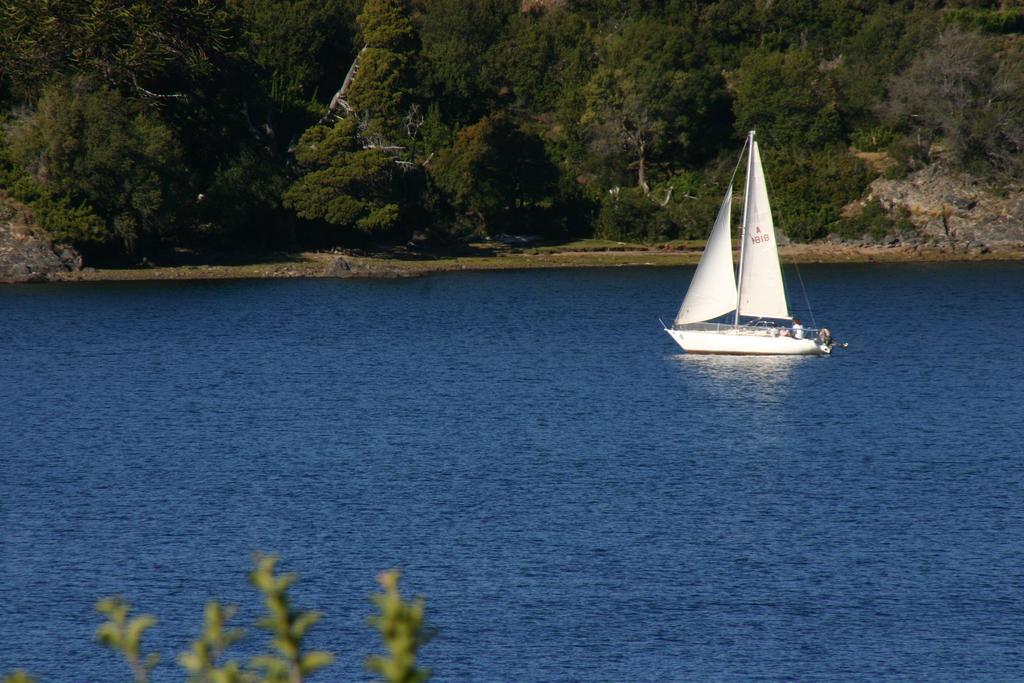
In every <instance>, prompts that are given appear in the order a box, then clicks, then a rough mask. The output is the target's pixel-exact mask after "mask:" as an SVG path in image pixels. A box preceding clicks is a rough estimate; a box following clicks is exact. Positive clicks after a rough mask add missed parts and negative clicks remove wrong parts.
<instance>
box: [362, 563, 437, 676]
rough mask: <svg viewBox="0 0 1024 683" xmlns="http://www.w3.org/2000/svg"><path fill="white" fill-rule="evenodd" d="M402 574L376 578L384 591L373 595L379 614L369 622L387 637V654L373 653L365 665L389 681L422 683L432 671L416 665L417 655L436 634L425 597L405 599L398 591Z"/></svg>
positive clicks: (390, 572) (394, 571)
mask: <svg viewBox="0 0 1024 683" xmlns="http://www.w3.org/2000/svg"><path fill="white" fill-rule="evenodd" d="M400 577H401V574H400V573H399V572H398V571H397V570H391V571H388V572H383V573H382V574H381V575H380V576H378V577H377V581H378V582H379V583H380V585H381V587H382V588H383V589H384V592H383V593H377V594H376V595H374V596H373V602H374V603H375V604H376V605H377V608H378V609H379V610H380V614H377V615H374V616H372V617H370V619H369V623H370V626H372V627H374V628H375V629H377V631H378V632H379V633H380V635H381V637H382V638H383V639H384V645H385V646H386V647H387V650H388V656H387V657H383V656H380V655H373V656H371V657H370V658H369V659H367V660H366V667H367V668H368V669H369V670H370V671H373V672H375V673H378V674H380V675H381V676H383V677H384V679H385V680H386V681H387V683H422V681H426V680H427V679H429V678H430V676H431V671H430V669H421V668H418V667H417V666H416V655H417V653H418V652H419V650H420V648H421V647H423V646H424V645H425V644H426V643H427V641H429V640H430V638H431V636H432V635H433V634H432V632H431V631H430V630H429V629H428V628H427V627H426V625H425V621H424V611H425V603H424V601H423V598H422V597H419V598H416V599H415V600H412V601H406V600H404V599H403V598H402V595H401V594H400V593H399V590H398V580H399V578H400Z"/></svg>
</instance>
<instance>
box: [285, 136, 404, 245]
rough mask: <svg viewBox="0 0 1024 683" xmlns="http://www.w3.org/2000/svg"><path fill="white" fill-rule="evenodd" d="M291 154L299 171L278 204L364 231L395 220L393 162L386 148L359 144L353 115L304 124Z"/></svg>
mask: <svg viewBox="0 0 1024 683" xmlns="http://www.w3.org/2000/svg"><path fill="white" fill-rule="evenodd" d="M295 159H296V161H297V162H298V163H299V165H300V168H301V169H302V171H303V175H302V176H301V177H300V178H299V179H298V180H296V181H295V183H293V184H292V186H291V187H290V188H288V190H287V191H286V192H285V193H284V205H285V206H286V207H287V208H289V209H292V210H293V211H295V213H296V214H297V215H298V216H299V217H300V218H305V219H307V220H322V221H326V222H327V223H329V224H330V225H335V226H341V227H346V228H354V229H357V230H361V231H364V232H368V233H385V232H387V231H389V230H391V229H393V228H394V227H396V226H397V225H398V222H399V218H400V215H401V212H400V210H399V204H398V199H397V198H398V196H399V193H398V192H397V189H396V183H395V173H396V172H397V171H396V165H395V163H394V160H393V158H392V156H391V155H390V154H389V153H388V152H387V151H385V150H382V149H375V148H366V147H365V146H364V144H363V142H362V140H361V139H360V136H359V121H358V120H357V119H356V118H355V117H348V118H344V119H341V120H340V121H338V122H337V123H336V124H335V125H334V126H333V127H326V126H314V127H313V128H310V129H309V130H308V131H306V133H305V134H304V135H303V136H302V138H301V139H300V140H299V144H298V146H297V147H296V148H295Z"/></svg>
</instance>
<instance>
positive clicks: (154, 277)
mask: <svg viewBox="0 0 1024 683" xmlns="http://www.w3.org/2000/svg"><path fill="white" fill-rule="evenodd" d="M702 247H703V245H700V247H698V248H682V249H679V248H665V247H650V248H639V249H638V248H633V247H631V246H626V248H615V247H612V248H606V249H578V248H565V247H539V248H536V249H529V248H527V249H507V248H501V247H495V246H494V245H486V249H479V248H478V251H479V252H480V253H468V254H458V255H447V254H442V253H437V254H431V253H429V252H412V251H407V250H393V251H390V252H382V253H378V254H372V255H360V254H354V253H350V252H344V251H334V252H298V253H281V254H277V255H274V256H269V257H264V258H259V259H251V260H245V259H238V258H236V259H233V262H231V263H220V264H218V263H188V264H175V265H147V266H145V267H134V268H84V269H82V270H77V271H67V272H58V273H53V274H52V275H51V276H50V277H49V279H48V281H49V282H117V281H160V280H225V279H234V280H237V279H290V278H316V277H334V278H371V279H374V278H375V279H386V278H403V277H418V276H423V275H429V274H431V273H446V272H461V271H488V270H535V269H544V268H616V267H672V266H687V265H696V263H697V261H698V260H699V259H700V255H701V248H702ZM779 255H780V257H781V259H782V263H783V265H789V264H832V263H947V262H980V261H1021V260H1024V245H1018V244H1007V245H996V246H991V247H987V248H978V247H967V246H961V245H942V246H932V245H928V246H914V247H908V246H902V245H894V246H854V245H835V244H829V245H820V244H790V245H786V246H780V247H779Z"/></svg>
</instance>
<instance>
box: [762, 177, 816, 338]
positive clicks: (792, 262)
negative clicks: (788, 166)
mask: <svg viewBox="0 0 1024 683" xmlns="http://www.w3.org/2000/svg"><path fill="white" fill-rule="evenodd" d="M765 180H767V181H768V185H769V188H768V189H769V191H770V192H771V194H772V196H773V197H778V196H779V195H778V194H777V193H776V192H775V186H774V185H773V184H772V179H771V178H770V177H769V176H768V174H767V173H765ZM775 215H776V216H778V217H779V222H780V223H784V222H785V221H783V219H782V211H780V210H779V209H778V208H776V209H775ZM776 239H778V238H776ZM776 248H778V244H776ZM789 264H790V265H791V266H793V269H794V270H795V271H796V277H797V280H799V281H800V292H801V293H802V294H803V295H804V305H806V306H807V312H808V313H809V314H810V316H811V326H812V327H813V328H815V329H817V328H818V323H817V321H815V319H814V309H813V308H811V300H810V299H809V298H808V297H807V287H805V286H804V276H803V275H802V274H801V273H800V266H799V265H797V262H796V261H795V260H793V259H790V261H789ZM782 277H783V287H782V291H783V294H785V293H786V287H785V277H786V275H785V273H783V275H782ZM787 305H788V302H787Z"/></svg>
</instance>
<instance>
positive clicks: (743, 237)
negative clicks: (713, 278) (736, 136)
mask: <svg viewBox="0 0 1024 683" xmlns="http://www.w3.org/2000/svg"><path fill="white" fill-rule="evenodd" d="M753 166H754V131H750V133H749V134H748V135H747V178H746V182H745V183H744V184H743V227H742V228H740V267H739V272H738V273H737V275H736V317H735V318H734V319H733V322H732V326H733V327H734V328H736V327H739V325H740V297H741V296H743V250H744V249H745V248H746V245H747V218H748V216H747V214H749V213H750V211H749V209H750V186H751V181H752V180H753V173H752V171H753Z"/></svg>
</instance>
